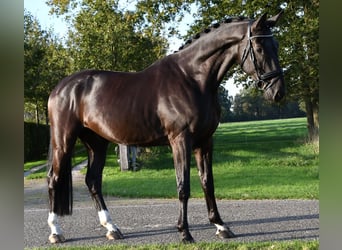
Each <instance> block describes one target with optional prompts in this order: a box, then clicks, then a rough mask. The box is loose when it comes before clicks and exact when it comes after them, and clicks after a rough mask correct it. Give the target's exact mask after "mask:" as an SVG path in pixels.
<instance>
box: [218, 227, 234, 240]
mask: <svg viewBox="0 0 342 250" xmlns="http://www.w3.org/2000/svg"><path fill="white" fill-rule="evenodd" d="M216 236H217V237H219V238H221V239H227V238H234V237H235V234H234V233H233V232H232V231H230V229H227V230H219V229H218V230H217V231H216Z"/></svg>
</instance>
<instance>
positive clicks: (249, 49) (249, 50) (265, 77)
mask: <svg viewBox="0 0 342 250" xmlns="http://www.w3.org/2000/svg"><path fill="white" fill-rule="evenodd" d="M251 34H252V33H251V23H249V24H248V32H247V45H246V47H245V49H244V50H243V54H242V58H241V68H242V67H243V64H244V63H245V61H246V59H247V56H248V54H249V55H250V59H251V61H252V62H253V65H254V69H255V72H256V74H257V77H258V80H257V82H256V83H255V85H256V86H257V87H258V88H259V89H262V90H267V89H268V88H270V87H271V86H272V84H273V82H268V81H269V80H270V79H272V78H275V77H278V76H282V75H283V71H282V70H281V69H280V70H274V71H271V72H267V73H264V74H260V71H261V70H260V68H259V67H258V64H257V60H256V58H255V53H254V49H253V45H252V39H254V38H259V37H262V38H268V37H273V34H270V35H254V36H252V35H251ZM260 83H264V84H263V85H262V87H260Z"/></svg>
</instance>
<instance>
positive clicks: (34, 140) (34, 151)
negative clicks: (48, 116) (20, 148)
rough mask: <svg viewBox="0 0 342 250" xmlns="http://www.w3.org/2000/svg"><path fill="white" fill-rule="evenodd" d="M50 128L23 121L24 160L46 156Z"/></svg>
mask: <svg viewBox="0 0 342 250" xmlns="http://www.w3.org/2000/svg"><path fill="white" fill-rule="evenodd" d="M49 138H50V130H49V127H48V126H46V125H38V124H34V123H27V122H25V123H24V162H27V161H32V160H39V159H42V158H43V157H45V158H47V153H48V149H49V142H50V139H49Z"/></svg>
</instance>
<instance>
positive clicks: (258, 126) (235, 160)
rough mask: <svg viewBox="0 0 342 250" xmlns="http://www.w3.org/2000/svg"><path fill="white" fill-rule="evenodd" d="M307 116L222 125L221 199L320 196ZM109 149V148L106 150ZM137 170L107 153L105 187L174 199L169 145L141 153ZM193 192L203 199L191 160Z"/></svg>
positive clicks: (217, 148)
mask: <svg viewBox="0 0 342 250" xmlns="http://www.w3.org/2000/svg"><path fill="white" fill-rule="evenodd" d="M306 132H307V130H306V123H305V118H296V119H285V120H269V121H256V122H240V123H227V124H221V125H220V126H219V128H218V130H217V131H216V133H215V136H214V141H215V145H214V161H213V171H214V178H215V193H216V197H217V198H219V199H318V187H319V171H318V146H317V145H315V144H312V143H311V144H310V143H306V142H305V138H306ZM109 152H113V149H109ZM140 159H141V160H142V162H143V166H142V169H141V170H140V171H138V172H121V171H120V169H119V166H118V163H117V158H116V156H115V155H113V154H110V155H109V156H108V158H107V162H106V167H105V169H104V174H103V176H104V183H103V192H104V193H105V194H107V195H113V196H118V197H144V198H157V197H159V198H176V197H177V193H176V181H175V173H174V168H173V162H172V155H171V150H170V148H168V147H159V148H156V149H153V150H152V153H148V154H147V153H145V154H144V155H143V156H142V157H141V158H140ZM191 168H192V169H191V197H197V198H201V197H203V192H202V189H201V187H200V183H199V178H198V174H197V169H196V166H195V164H194V159H192V165H191Z"/></svg>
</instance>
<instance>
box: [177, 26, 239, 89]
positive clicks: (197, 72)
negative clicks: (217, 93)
mask: <svg viewBox="0 0 342 250" xmlns="http://www.w3.org/2000/svg"><path fill="white" fill-rule="evenodd" d="M234 29H235V30H236V27H234V25H233V24H231V25H227V27H221V28H218V29H215V30H213V31H211V34H207V35H204V36H203V37H201V38H200V39H198V40H195V41H194V42H193V44H191V45H190V46H189V47H187V48H185V49H184V50H181V51H179V52H178V53H176V54H177V57H176V58H177V59H176V60H177V61H178V65H179V67H180V68H181V69H182V70H183V71H184V73H185V74H186V75H188V76H190V77H191V78H193V79H194V80H195V81H196V82H198V84H199V85H200V87H201V88H202V89H203V90H204V89H206V88H207V87H208V85H211V86H209V87H213V85H214V86H215V87H218V85H219V83H220V82H221V81H222V80H223V77H224V76H225V74H226V73H227V71H228V70H229V68H230V67H231V66H232V65H233V64H234V63H235V62H236V58H237V55H238V46H239V45H238V44H239V42H240V41H241V40H242V39H243V36H244V33H243V29H240V31H239V30H238V31H234Z"/></svg>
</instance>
